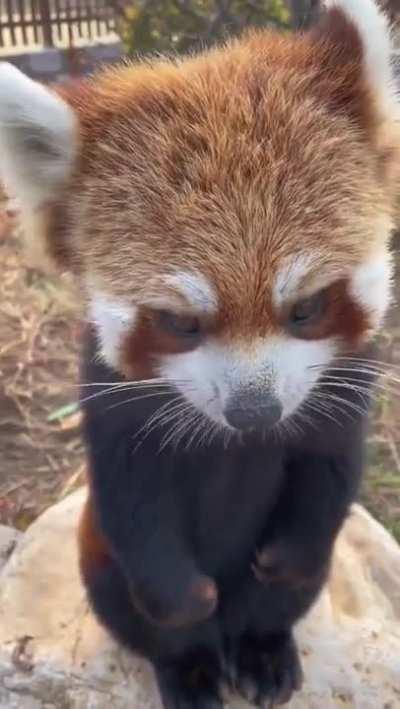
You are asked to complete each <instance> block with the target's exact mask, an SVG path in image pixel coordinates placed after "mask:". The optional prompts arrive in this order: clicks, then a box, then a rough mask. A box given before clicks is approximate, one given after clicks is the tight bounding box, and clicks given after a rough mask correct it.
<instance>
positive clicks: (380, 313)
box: [350, 252, 393, 329]
mask: <svg viewBox="0 0 400 709" xmlns="http://www.w3.org/2000/svg"><path fill="white" fill-rule="evenodd" d="M392 275H393V264H392V259H391V256H390V254H389V253H387V252H385V253H382V254H377V255H376V257H375V258H374V259H373V260H371V261H368V262H367V263H364V264H362V265H361V266H359V267H358V268H357V270H356V271H355V272H354V273H353V276H352V279H351V281H350V295H351V296H352V297H353V298H354V300H355V301H356V302H357V303H358V304H359V305H360V306H361V307H362V308H363V309H364V310H365V311H366V312H367V315H368V316H369V319H370V323H371V328H373V329H376V328H378V327H379V326H380V324H381V322H382V320H383V318H384V316H385V313H386V311H387V308H388V307H389V305H390V300H391V285H392Z"/></svg>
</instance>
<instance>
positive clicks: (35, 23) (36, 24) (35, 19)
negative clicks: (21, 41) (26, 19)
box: [31, 0, 40, 44]
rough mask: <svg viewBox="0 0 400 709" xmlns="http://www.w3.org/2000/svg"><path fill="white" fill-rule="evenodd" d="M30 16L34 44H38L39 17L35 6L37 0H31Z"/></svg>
mask: <svg viewBox="0 0 400 709" xmlns="http://www.w3.org/2000/svg"><path fill="white" fill-rule="evenodd" d="M31 18H32V30H33V39H34V41H35V44H39V41H40V39H39V27H40V18H39V16H38V6H37V0H31Z"/></svg>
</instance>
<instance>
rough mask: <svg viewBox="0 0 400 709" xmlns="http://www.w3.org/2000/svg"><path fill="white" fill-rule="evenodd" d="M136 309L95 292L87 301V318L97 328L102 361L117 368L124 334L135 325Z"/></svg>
mask: <svg viewBox="0 0 400 709" xmlns="http://www.w3.org/2000/svg"><path fill="white" fill-rule="evenodd" d="M136 315H137V309H136V308H135V306H133V305H128V304H126V303H122V302H117V301H115V300H113V299H110V298H109V297H108V296H105V295H104V294H102V293H100V292H97V293H95V294H94V295H93V296H92V297H91V300H90V303H89V318H90V320H91V321H92V322H93V324H94V325H95V327H96V328H97V332H98V335H99V341H100V355H101V357H102V358H103V359H104V361H105V362H106V363H107V364H108V365H110V366H111V367H114V368H115V369H117V368H118V359H119V353H120V347H121V344H122V341H123V337H124V335H125V334H126V333H127V332H128V330H130V329H131V328H132V327H134V325H135V319H136Z"/></svg>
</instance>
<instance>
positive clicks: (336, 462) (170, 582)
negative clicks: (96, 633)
mask: <svg viewBox="0 0 400 709" xmlns="http://www.w3.org/2000/svg"><path fill="white" fill-rule="evenodd" d="M93 354H94V348H93V339H92V337H89V338H88V343H87V351H86V353H85V357H84V369H83V381H84V382H99V381H104V382H109V381H114V380H115V381H117V380H118V375H116V373H115V372H112V371H111V370H109V369H108V368H106V367H104V366H103V365H101V364H99V363H96V362H95V360H94V357H93ZM352 376H353V377H355V376H356V375H355V374H353V375H352ZM362 376H363V379H365V378H366V375H365V374H363V375H362ZM104 388H107V386H106V385H104ZM89 393H92V392H91V391H90V390H89ZM144 393H145V392H144ZM334 393H335V395H336V396H341V397H344V398H346V400H348V401H353V402H354V403H355V404H357V405H358V406H359V405H360V399H359V397H358V395H357V394H355V393H353V392H351V391H350V390H348V389H345V388H343V390H338V389H335V391H334ZM141 394H143V392H133V393H132V392H118V393H114V394H107V395H105V396H98V397H96V398H93V399H90V400H89V401H86V402H85V401H83V403H82V406H83V409H84V412H85V436H86V442H87V447H88V452H89V463H90V470H91V477H92V497H93V500H94V503H95V509H96V514H97V516H98V522H99V526H100V528H101V530H102V533H103V534H104V536H105V538H106V539H107V540H108V543H109V544H110V547H111V549H112V561H111V560H110V562H109V563H108V564H107V565H106V566H105V567H103V568H99V569H98V570H97V571H95V572H93V573H91V574H86V577H85V579H84V580H85V583H86V585H87V588H88V593H89V597H90V599H91V602H92V605H93V608H94V610H95V612H96V613H97V615H98V617H99V619H100V621H101V622H102V623H103V624H104V625H105V626H106V627H107V628H108V629H109V630H110V632H111V633H112V634H113V635H114V636H115V637H116V638H117V639H118V640H119V641H120V642H122V643H123V644H124V645H126V646H127V647H129V648H130V649H131V650H133V651H134V652H138V653H140V654H143V655H145V656H146V657H148V658H150V659H151V660H152V661H153V663H154V665H155V667H156V671H157V674H158V678H159V685H160V689H161V693H162V696H163V701H164V704H165V707H166V708H167V709H219V708H220V707H222V703H221V700H220V698H219V688H220V685H221V681H222V680H226V681H228V682H230V683H231V684H234V685H235V686H236V688H237V689H238V690H239V691H241V692H242V693H243V694H244V695H245V696H247V697H248V698H249V699H250V700H251V701H254V702H255V703H256V704H258V705H260V706H264V702H266V701H267V700H268V701H272V700H273V701H276V702H283V701H287V699H288V698H290V695H291V693H292V692H293V691H294V690H295V689H296V688H298V687H299V684H300V676H301V670H300V664H299V661H298V656H297V651H296V647H295V644H294V641H293V637H292V628H293V624H294V623H295V622H296V621H297V620H298V619H299V618H300V617H301V616H302V615H303V614H304V613H305V612H306V611H307V610H308V609H309V607H310V606H311V604H312V603H313V602H314V600H315V598H316V596H317V595H318V593H319V591H320V589H321V586H322V584H323V582H324V580H325V578H326V574H327V571H328V567H329V560H330V556H331V551H332V546H333V542H334V540H335V538H336V535H337V533H338V531H339V529H340V527H341V525H342V523H343V521H344V519H345V516H346V514H347V512H348V508H349V505H350V503H351V502H352V501H353V500H354V498H355V496H356V494H357V488H358V483H359V480H360V475H361V470H362V449H363V438H364V420H363V416H361V415H359V414H358V413H357V412H356V411H355V410H351V409H349V410H348V413H349V416H348V417H345V416H343V417H341V420H340V423H339V424H335V423H334V422H333V421H332V420H330V419H328V418H326V417H324V416H323V415H321V416H320V417H318V416H317V415H315V416H314V418H313V422H312V424H310V425H309V426H307V427H305V428H304V433H303V435H302V436H298V437H286V438H285V437H283V439H282V441H279V439H278V438H277V437H276V436H272V435H270V436H269V437H267V438H266V439H265V440H263V439H262V437H257V436H253V437H250V436H249V437H247V438H244V439H242V440H239V439H236V438H233V439H232V440H231V442H230V443H229V445H228V446H227V447H226V448H225V447H224V443H223V439H222V437H219V438H217V439H216V440H215V441H214V442H213V443H212V445H211V447H206V448H203V447H199V448H194V449H191V448H190V447H189V448H188V449H185V440H183V442H182V445H181V446H180V447H179V449H178V450H177V451H175V450H174V449H173V448H171V447H166V448H165V449H164V450H162V451H161V452H159V448H160V441H161V438H162V436H163V435H164V434H165V429H161V430H157V429H156V430H154V431H153V432H151V433H150V434H149V435H148V436H147V437H145V436H144V435H143V434H142V436H141V437H140V436H137V433H138V431H139V430H140V429H141V428H142V427H143V424H144V423H145V421H146V420H147V419H148V417H149V416H150V415H151V414H152V413H153V412H154V411H155V410H156V408H157V407H159V406H160V405H161V404H163V403H165V401H166V397H165V396H163V397H162V398H158V397H157V396H156V397H154V398H145V399H142V400H140V399H139V400H137V401H136V402H135V401H131V402H130V403H122V402H123V401H125V400H126V399H129V398H132V397H140V395H141ZM175 395H176V392H175V394H174V393H173V392H171V396H175ZM87 396H88V389H86V388H84V389H83V395H82V397H83V398H85V397H87ZM116 404H117V406H116ZM135 436H136V437H135ZM257 552H259V554H258V557H257ZM207 580H208V581H209V582H211V581H213V582H214V583H215V584H216V587H217V589H218V601H217V604H216V602H215V601H216V599H215V598H214V599H212V598H209V597H206V598H204V597H203V596H202V595H201V593H200V595H199V593H198V592H197V591H198V589H199V588H200V589H201V588H202V586H201V584H202V583H207ZM199 584H200V585H199ZM210 588H211V590H212V588H213V584H212V583H211V586H210ZM196 589H197V590H196ZM215 606H216V607H215Z"/></svg>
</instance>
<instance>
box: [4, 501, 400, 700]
mask: <svg viewBox="0 0 400 709" xmlns="http://www.w3.org/2000/svg"><path fill="white" fill-rule="evenodd" d="M84 497H85V490H84V489H81V490H78V491H77V492H75V493H74V494H73V495H71V496H70V497H68V498H66V499H65V500H64V501H62V502H61V503H59V504H58V505H56V506H55V507H53V508H52V509H50V510H48V511H47V512H46V513H45V514H44V515H43V516H42V517H41V518H40V519H39V520H37V521H36V522H35V523H34V524H33V525H32V527H31V528H30V529H29V530H28V532H27V533H26V534H25V535H24V537H23V538H22V540H21V541H20V543H19V544H18V549H17V551H16V553H15V554H13V555H12V557H11V558H10V560H9V561H8V563H7V564H6V566H5V567H4V569H3V572H2V574H1V576H0V708H1V709H14V707H15V708H16V709H109V707H110V706H111V707H113V709H114V708H115V709H160V702H159V698H158V694H157V691H156V688H155V684H154V680H153V675H152V671H151V668H150V667H149V666H148V665H147V664H146V663H145V662H143V661H140V660H138V659H136V658H134V657H132V656H131V655H129V654H127V653H126V652H124V651H122V650H121V648H119V647H116V645H115V644H114V643H113V641H112V640H111V639H110V638H109V637H108V636H107V634H106V633H105V632H104V631H103V630H102V628H100V627H99V625H98V624H97V623H96V621H95V619H94V617H93V616H92V614H91V613H90V611H89V609H88V606H87V603H86V600H85V594H84V591H83V588H82V586H81V584H80V580H79V575H78V571H77V558H76V544H75V528H76V524H77V518H78V515H79V511H80V509H81V506H82V503H83V500H84ZM297 636H298V639H299V642H300V647H301V652H302V656H303V661H304V668H305V674H306V682H305V686H304V689H303V691H302V692H301V693H300V694H298V695H297V696H296V697H295V698H294V699H293V700H292V702H291V705H290V706H291V709H336V708H339V707H340V709H345V708H347V707H348V708H350V707H353V708H354V709H390V708H391V709H395V707H399V706H400V548H399V547H398V546H397V544H396V543H395V541H394V540H393V539H392V538H391V536H390V535H389V534H388V533H387V532H386V531H385V530H384V529H383V528H382V527H381V526H380V525H379V524H378V523H377V522H375V521H374V520H373V519H372V518H371V516H370V515H369V514H368V513H367V512H365V511H364V510H363V509H362V508H361V507H359V506H355V507H354V509H353V512H352V515H351V516H350V518H349V519H348V522H347V523H346V525H345V527H344V529H343V531H342V533H341V535H340V538H339V540H338V543H337V546H336V550H335V557H334V564H333V571H332V575H331V579H330V581H329V583H328V584H327V586H326V588H325V589H324V591H323V593H322V594H321V597H320V599H319V601H318V603H317V604H316V605H315V607H314V608H313V610H312V611H311V613H310V614H309V615H308V617H307V618H306V619H305V620H304V621H302V622H301V623H300V624H299V626H298V628H297ZM247 706H248V705H247V704H245V703H243V702H241V701H239V700H236V699H235V700H232V701H231V702H230V704H229V707H230V709H234V708H235V709H244V708H245V707H247Z"/></svg>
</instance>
